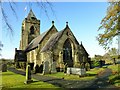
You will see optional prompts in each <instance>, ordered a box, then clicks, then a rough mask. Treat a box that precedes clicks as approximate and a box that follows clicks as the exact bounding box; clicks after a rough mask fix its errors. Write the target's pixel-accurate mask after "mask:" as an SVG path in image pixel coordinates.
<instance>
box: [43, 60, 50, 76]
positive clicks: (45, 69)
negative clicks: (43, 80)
mask: <svg viewBox="0 0 120 90" xmlns="http://www.w3.org/2000/svg"><path fill="white" fill-rule="evenodd" d="M48 73H49V62H48V61H45V62H44V63H43V74H48Z"/></svg>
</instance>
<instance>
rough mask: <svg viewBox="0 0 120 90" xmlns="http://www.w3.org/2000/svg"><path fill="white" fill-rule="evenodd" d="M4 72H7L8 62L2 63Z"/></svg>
mask: <svg viewBox="0 0 120 90" xmlns="http://www.w3.org/2000/svg"><path fill="white" fill-rule="evenodd" d="M2 72H7V64H2Z"/></svg>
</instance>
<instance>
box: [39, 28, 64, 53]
mask: <svg viewBox="0 0 120 90" xmlns="http://www.w3.org/2000/svg"><path fill="white" fill-rule="evenodd" d="M63 32H64V30H62V31H59V32H57V33H55V34H53V35H52V36H51V37H50V39H49V40H48V42H47V43H46V44H45V46H44V47H43V48H42V49H41V51H40V52H45V51H48V50H51V49H52V48H53V47H54V45H55V44H56V42H57V41H58V40H59V38H60V37H61V36H62V34H63Z"/></svg>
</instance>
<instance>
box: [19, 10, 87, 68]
mask: <svg viewBox="0 0 120 90" xmlns="http://www.w3.org/2000/svg"><path fill="white" fill-rule="evenodd" d="M19 49H20V50H24V51H25V52H26V53H27V62H28V63H30V64H31V65H32V66H33V68H34V67H35V66H36V65H39V66H40V65H41V64H42V62H45V61H48V62H49V65H52V63H53V62H55V65H56V68H60V69H63V68H64V66H65V64H66V63H67V65H68V67H80V65H81V64H82V63H83V64H85V63H89V58H88V56H89V54H88V53H87V51H86V50H85V48H84V46H83V44H82V42H81V43H79V42H78V41H77V39H76V38H75V36H74V34H73V33H72V31H71V29H70V28H69V25H68V22H66V26H65V28H64V29H63V30H61V31H58V30H57V28H56V27H55V25H54V21H52V25H51V28H50V29H48V30H47V31H46V32H44V33H40V20H38V19H37V18H36V16H35V14H34V13H33V11H32V10H30V12H29V14H28V16H27V17H26V18H25V19H24V20H23V22H22V30H21V40H20V47H19Z"/></svg>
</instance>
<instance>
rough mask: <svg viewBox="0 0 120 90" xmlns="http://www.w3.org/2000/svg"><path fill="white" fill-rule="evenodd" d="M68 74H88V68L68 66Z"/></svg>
mask: <svg viewBox="0 0 120 90" xmlns="http://www.w3.org/2000/svg"><path fill="white" fill-rule="evenodd" d="M67 74H76V75H80V76H82V75H85V74H86V70H85V68H84V69H81V68H70V67H68V68H67Z"/></svg>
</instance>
